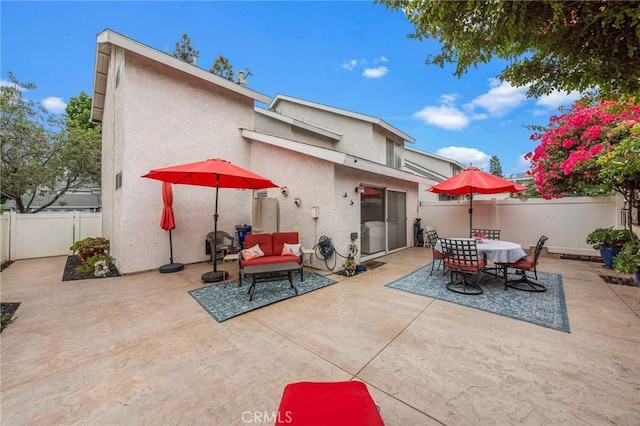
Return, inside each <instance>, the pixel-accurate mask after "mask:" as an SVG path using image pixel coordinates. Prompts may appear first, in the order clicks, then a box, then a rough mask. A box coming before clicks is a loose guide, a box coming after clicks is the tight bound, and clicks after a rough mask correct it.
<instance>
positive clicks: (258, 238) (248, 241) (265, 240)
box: [244, 234, 282, 256]
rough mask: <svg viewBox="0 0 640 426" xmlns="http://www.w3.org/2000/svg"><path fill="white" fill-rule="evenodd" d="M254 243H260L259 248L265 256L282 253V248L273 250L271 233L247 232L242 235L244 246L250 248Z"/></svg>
mask: <svg viewBox="0 0 640 426" xmlns="http://www.w3.org/2000/svg"><path fill="white" fill-rule="evenodd" d="M256 244H259V245H260V250H262V252H263V253H264V255H265V256H273V255H274V254H275V255H279V254H280V253H282V249H280V251H279V252H278V253H274V252H273V238H272V237H271V234H247V235H245V237H244V246H245V247H246V248H251V247H253V246H255V245H256Z"/></svg>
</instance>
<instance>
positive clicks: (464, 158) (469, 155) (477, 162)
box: [436, 146, 490, 169]
mask: <svg viewBox="0 0 640 426" xmlns="http://www.w3.org/2000/svg"><path fill="white" fill-rule="evenodd" d="M436 154H438V155H440V156H442V157H446V158H452V159H454V160H456V161H458V162H459V163H462V164H463V165H465V166H468V165H470V164H471V165H473V166H475V167H479V168H481V169H487V168H488V167H489V159H490V157H489V156H488V155H487V154H485V153H484V152H482V151H480V150H479V149H476V148H465V147H461V146H447V147H445V148H440V149H439V150H437V151H436Z"/></svg>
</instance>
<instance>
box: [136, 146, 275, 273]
mask: <svg viewBox="0 0 640 426" xmlns="http://www.w3.org/2000/svg"><path fill="white" fill-rule="evenodd" d="M142 177H146V178H150V179H157V180H161V181H163V182H169V183H175V184H181V185H196V186H210V187H215V188H216V201H215V213H214V215H213V231H214V235H215V234H216V233H217V232H218V190H219V189H220V188H239V189H262V188H277V187H278V185H276V184H275V183H273V182H271V181H270V180H269V179H267V178H265V177H263V176H260V175H257V174H255V173H253V172H250V171H249V170H246V169H243V168H242V167H239V166H236V165H234V164H231V163H230V162H228V161H226V160H222V159H220V158H216V159H210V160H205V161H198V162H195V163H187V164H181V165H177V166H171V167H164V168H161V169H153V170H151V171H149V173H147V174H146V175H144V176H142ZM214 241H215V238H214ZM212 250H214V253H216V251H217V247H212ZM213 257H214V261H213V271H211V272H207V273H205V274H203V275H202V281H204V282H217V281H222V280H223V279H224V278H225V276H224V274H225V273H224V271H218V269H217V262H216V261H215V254H214V256H213Z"/></svg>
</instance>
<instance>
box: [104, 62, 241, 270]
mask: <svg viewBox="0 0 640 426" xmlns="http://www.w3.org/2000/svg"><path fill="white" fill-rule="evenodd" d="M121 56H122V55H116V61H113V60H112V62H115V63H116V64H117V63H118V59H119V58H121ZM124 64H125V65H124V68H123V72H122V73H121V76H120V84H119V87H118V89H117V92H116V99H117V106H118V107H117V108H116V119H115V120H113V121H114V124H109V125H110V126H112V127H113V128H114V129H113V130H110V131H111V132H114V133H115V134H116V137H115V140H116V143H115V149H114V151H115V152H113V153H112V154H111V158H110V160H109V158H108V157H107V158H105V162H107V163H108V162H110V163H111V164H108V165H107V166H106V167H105V169H104V175H103V176H104V179H103V180H104V181H105V182H106V181H109V180H114V177H113V175H115V173H117V172H118V170H122V173H123V179H122V180H123V188H122V189H121V190H119V191H115V193H113V192H112V191H110V192H111V193H112V197H113V199H114V206H113V209H112V211H113V215H114V219H113V225H111V226H109V225H107V227H106V228H107V229H105V236H107V237H108V238H110V239H111V240H113V241H114V242H116V244H114V247H113V250H112V255H113V256H114V257H115V258H116V265H117V267H118V269H119V270H120V271H121V272H122V273H130V272H137V271H144V270H150V269H155V268H158V267H159V266H161V265H163V264H166V263H169V235H168V232H166V231H164V230H162V229H161V228H160V226H159V223H160V216H161V212H162V206H163V203H162V196H161V182H160V181H156V180H151V179H146V178H142V177H141V176H142V175H143V174H145V173H147V172H148V171H149V170H151V169H154V168H161V167H167V166H171V165H177V164H183V163H189V162H196V161H202V160H206V159H208V158H223V159H225V160H228V161H231V162H232V163H234V164H237V165H239V166H241V167H245V168H249V169H250V166H251V165H250V164H248V162H247V159H248V149H249V146H248V142H247V141H245V140H244V139H243V138H242V137H241V136H240V130H239V129H240V128H241V127H242V128H252V127H253V100H252V99H250V98H246V97H244V96H241V95H238V94H235V93H233V92H230V91H228V90H226V89H222V88H220V87H219V86H216V85H213V84H210V83H207V82H203V81H202V80H199V79H195V78H193V77H192V76H189V75H187V74H185V73H182V72H180V71H176V70H173V69H170V68H168V67H165V66H163V65H161V64H159V63H156V62H153V61H150V60H148V59H146V58H143V57H141V56H138V55H135V54H133V53H130V52H127V54H126V57H125V62H124ZM112 66H116V65H115V64H114V65H112ZM112 71H113V70H112ZM109 77H110V80H113V79H114V78H115V73H112V74H111V75H110V76H109ZM107 149H108V147H107ZM173 192H174V203H173V206H174V213H175V220H176V229H174V230H173V231H172V237H173V257H174V261H175V262H180V263H193V262H199V261H203V260H205V259H207V256H206V254H205V237H206V234H207V233H208V232H210V231H212V230H213V212H214V200H215V189H214V188H209V187H196V186H189V185H174V186H173ZM251 196H252V192H251V191H249V190H246V191H243V190H233V189H221V190H220V193H219V204H218V205H219V209H218V214H219V220H218V229H219V230H225V231H227V232H229V233H233V232H234V231H235V225H237V224H243V223H249V222H250V218H251ZM104 198H109V197H104Z"/></svg>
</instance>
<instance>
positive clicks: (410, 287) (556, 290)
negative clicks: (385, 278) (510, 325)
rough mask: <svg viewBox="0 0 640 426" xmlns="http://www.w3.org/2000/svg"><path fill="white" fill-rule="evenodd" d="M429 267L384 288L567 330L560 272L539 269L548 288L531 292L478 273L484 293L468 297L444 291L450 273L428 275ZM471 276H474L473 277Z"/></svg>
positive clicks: (567, 331) (439, 272)
mask: <svg viewBox="0 0 640 426" xmlns="http://www.w3.org/2000/svg"><path fill="white" fill-rule="evenodd" d="M430 270H431V264H430V263H429V264H427V265H426V266H423V267H421V268H419V269H417V270H415V271H413V272H412V273H410V274H408V275H406V276H404V277H402V278H400V279H398V280H396V281H393V282H391V283H389V284H386V287H390V288H395V289H398V290H402V291H406V292H409V293H414V294H419V295H421V296H427V297H433V298H436V299H440V300H444V301H447V302H451V303H457V304H458V305H463V306H468V307H470V308H475V309H480V310H483V311H487V312H491V313H494V314H498V315H502V316H505V317H510V318H515V319H518V320H521V321H527V322H530V323H533V324H537V325H541V326H543V327H548V328H552V329H554V330H559V331H564V332H566V333H570V329H569V317H568V315H567V306H566V303H565V299H564V289H563V286H562V276H561V275H559V274H552V273H549V272H540V271H538V280H537V282H539V283H541V284H543V285H544V286H545V287H547V291H545V292H543V293H530V292H527V291H520V290H514V289H511V288H510V289H509V290H506V291H505V289H504V279H503V278H498V277H495V276H492V275H488V274H481V275H480V286H481V287H482V290H483V291H484V293H482V294H480V295H477V296H470V295H464V294H458V293H454V292H452V291H449V290H447V288H446V284H447V283H448V282H449V281H450V279H451V274H447V275H446V276H445V277H443V276H442V269H440V270H438V271H435V270H434V271H433V275H432V276H429V271H430ZM509 275H510V279H516V278H517V276H516V275H513V276H512V270H510V271H509ZM472 279H475V277H473V278H472Z"/></svg>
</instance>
